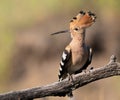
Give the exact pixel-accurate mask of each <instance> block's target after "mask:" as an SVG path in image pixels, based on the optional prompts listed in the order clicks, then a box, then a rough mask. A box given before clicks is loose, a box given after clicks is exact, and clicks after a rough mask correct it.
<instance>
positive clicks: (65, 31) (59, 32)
mask: <svg viewBox="0 0 120 100" xmlns="http://www.w3.org/2000/svg"><path fill="white" fill-rule="evenodd" d="M67 32H70V31H69V30H64V31H58V32H55V33H52V34H51V35H56V34H61V33H67Z"/></svg>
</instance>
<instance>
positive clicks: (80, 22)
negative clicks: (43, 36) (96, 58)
mask: <svg viewBox="0 0 120 100" xmlns="http://www.w3.org/2000/svg"><path fill="white" fill-rule="evenodd" d="M95 19H96V15H95V14H94V13H92V12H91V11H88V12H85V11H82V10H81V11H80V12H79V14H77V16H75V17H73V18H72V20H71V21H70V27H69V30H65V31H59V32H55V33H53V34H52V35H55V34H59V33H66V32H69V33H70V35H71V38H72V39H71V41H70V43H69V44H68V45H67V46H66V47H65V49H64V51H63V54H62V58H61V61H60V68H59V75H58V77H59V81H62V80H64V79H66V78H67V77H69V79H70V80H72V81H74V80H73V78H72V75H73V74H78V73H81V72H82V71H83V70H86V68H87V67H88V65H90V64H91V61H92V55H93V50H92V48H90V47H89V46H87V45H86V43H85V35H86V28H88V27H90V26H91V25H92V24H93V23H95ZM67 96H68V97H70V98H72V97H73V93H72V91H70V92H69V93H67Z"/></svg>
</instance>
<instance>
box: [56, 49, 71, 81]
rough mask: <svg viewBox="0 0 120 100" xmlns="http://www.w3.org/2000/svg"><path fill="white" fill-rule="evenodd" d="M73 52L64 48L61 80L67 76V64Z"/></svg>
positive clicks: (60, 69)
mask: <svg viewBox="0 0 120 100" xmlns="http://www.w3.org/2000/svg"><path fill="white" fill-rule="evenodd" d="M70 55H71V52H69V51H67V50H64V52H63V54H62V60H61V62H60V68H59V75H58V77H59V81H61V80H63V79H65V78H66V77H67V65H68V62H69V59H70Z"/></svg>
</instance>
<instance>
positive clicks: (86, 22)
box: [52, 11, 96, 35]
mask: <svg viewBox="0 0 120 100" xmlns="http://www.w3.org/2000/svg"><path fill="white" fill-rule="evenodd" d="M95 19H96V16H95V14H94V13H92V12H90V11H89V12H84V11H80V12H79V14H78V15H77V16H76V17H73V19H72V20H71V21H70V29H69V30H65V31H59V32H55V33H52V35H54V34H59V33H67V32H71V33H75V32H79V31H81V29H86V28H87V27H90V26H91V25H92V24H93V23H94V22H95Z"/></svg>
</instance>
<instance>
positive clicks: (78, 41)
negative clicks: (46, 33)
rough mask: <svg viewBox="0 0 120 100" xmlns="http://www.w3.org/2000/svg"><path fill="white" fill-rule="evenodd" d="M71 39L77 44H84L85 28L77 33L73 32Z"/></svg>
mask: <svg viewBox="0 0 120 100" xmlns="http://www.w3.org/2000/svg"><path fill="white" fill-rule="evenodd" d="M72 41H73V42H74V43H75V44H77V45H79V46H83V45H85V30H81V31H80V33H77V34H73V36H72Z"/></svg>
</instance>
